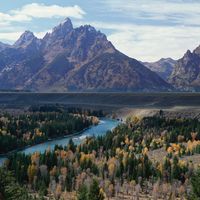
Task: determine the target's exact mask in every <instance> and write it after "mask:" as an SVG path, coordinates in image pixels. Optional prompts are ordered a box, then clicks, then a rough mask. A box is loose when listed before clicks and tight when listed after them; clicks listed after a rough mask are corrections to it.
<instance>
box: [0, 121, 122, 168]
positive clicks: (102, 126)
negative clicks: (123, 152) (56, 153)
mask: <svg viewBox="0 0 200 200" xmlns="http://www.w3.org/2000/svg"><path fill="white" fill-rule="evenodd" d="M118 124H119V121H117V120H112V119H108V118H102V119H101V120H100V123H99V124H98V125H97V126H92V127H90V128H89V129H86V130H85V131H82V132H81V133H80V134H74V135H71V136H67V137H63V138H59V139H54V140H51V141H47V142H44V143H42V144H38V145H35V146H31V147H27V148H26V149H24V150H22V151H20V152H22V153H25V154H31V153H34V152H36V151H37V152H40V153H43V152H44V151H45V150H46V149H47V148H50V149H54V147H55V145H62V146H65V145H67V144H68V142H69V140H70V139H73V141H74V143H75V144H79V143H80V142H81V141H82V140H83V139H84V138H86V137H88V136H101V135H105V134H106V132H107V131H109V130H112V129H113V128H115V127H116V126H117V125H118ZM5 160H6V157H0V166H1V165H2V164H3V162H4V161H5Z"/></svg>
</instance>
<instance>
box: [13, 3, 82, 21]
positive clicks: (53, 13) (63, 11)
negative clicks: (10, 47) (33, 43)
mask: <svg viewBox="0 0 200 200" xmlns="http://www.w3.org/2000/svg"><path fill="white" fill-rule="evenodd" d="M10 13H11V14H12V15H14V16H27V17H30V18H53V17H74V18H77V19H81V18H83V16H84V15H85V11H83V10H82V9H81V8H80V7H79V6H78V5H75V6H72V7H67V6H66V7H62V6H58V5H50V6H46V5H45V4H37V3H32V4H28V5H25V6H23V7H22V8H20V9H18V10H12V11H11V12H10Z"/></svg>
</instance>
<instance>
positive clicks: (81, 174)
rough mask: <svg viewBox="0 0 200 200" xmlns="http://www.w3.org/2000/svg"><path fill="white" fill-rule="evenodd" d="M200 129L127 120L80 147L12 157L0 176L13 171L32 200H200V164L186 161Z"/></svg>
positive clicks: (192, 124) (186, 123) (198, 147)
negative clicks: (158, 153) (155, 153)
mask: <svg viewBox="0 0 200 200" xmlns="http://www.w3.org/2000/svg"><path fill="white" fill-rule="evenodd" d="M199 130H200V122H199V121H198V120H196V119H166V118H163V117H162V115H160V116H159V117H147V118H144V119H138V118H136V117H132V118H129V119H128V120H127V122H126V123H124V124H121V125H119V126H118V127H117V128H115V129H114V130H113V131H110V132H108V133H107V134H106V135H105V136H101V137H97V138H94V137H92V138H87V139H86V140H85V141H84V142H83V143H82V144H80V145H75V144H74V143H73V141H72V140H70V142H69V144H68V145H67V146H66V147H62V146H55V149H54V150H53V151H50V150H49V149H47V150H46V152H45V153H44V154H40V153H37V152H36V153H34V154H32V155H24V154H15V155H12V156H10V158H9V161H8V162H6V163H5V167H4V170H5V171H6V172H4V171H0V173H8V176H9V173H10V171H12V172H13V174H14V176H15V177H16V180H17V182H18V184H19V185H21V187H22V186H25V185H27V187H26V190H28V191H29V194H31V197H32V198H41V199H42V198H44V197H45V198H47V197H48V198H50V199H67V200H68V199H78V200H101V199H118V198H121V199H133V198H135V199H142V198H143V199H158V198H160V199H176V198H181V199H200V190H199V184H200V169H199V168H198V167H199V166H198V165H199V164H200V162H199V163H198V165H196V166H195V165H194V164H193V162H192V160H191V161H189V162H188V161H187V159H185V158H188V157H192V156H193V155H198V154H199V153H200V135H199ZM156 151H163V152H164V156H163V157H161V156H160V155H158V157H157V158H155V157H153V156H152V154H154V152H156ZM3 176H4V175H3ZM3 176H2V177H3ZM5 177H6V175H5ZM3 179H4V178H3ZM22 189H23V190H24V188H22ZM0 192H1V194H2V195H4V194H5V187H3V188H1V190H0ZM25 194H26V192H25Z"/></svg>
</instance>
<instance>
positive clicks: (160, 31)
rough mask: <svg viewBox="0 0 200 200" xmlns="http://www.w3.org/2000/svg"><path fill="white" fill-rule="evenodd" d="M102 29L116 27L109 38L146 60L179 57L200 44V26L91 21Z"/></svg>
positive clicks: (134, 55)
mask: <svg viewBox="0 0 200 200" xmlns="http://www.w3.org/2000/svg"><path fill="white" fill-rule="evenodd" d="M90 24H92V25H93V26H95V27H97V28H98V29H100V30H104V31H105V30H106V29H108V30H112V32H113V33H111V34H109V35H108V39H109V40H110V41H111V42H112V43H113V44H114V46H115V47H116V48H117V49H118V50H120V51H121V52H123V53H125V54H126V55H128V56H130V57H133V58H136V59H139V60H142V61H156V60H158V59H160V58H163V57H164V58H166V57H172V58H174V59H179V58H181V57H182V56H183V54H184V53H185V52H186V50H187V49H190V50H193V49H194V48H196V47H197V46H198V45H199V44H200V27H189V26H174V27H173V26H155V25H134V24H120V23H119V24H114V23H104V22H91V23H90Z"/></svg>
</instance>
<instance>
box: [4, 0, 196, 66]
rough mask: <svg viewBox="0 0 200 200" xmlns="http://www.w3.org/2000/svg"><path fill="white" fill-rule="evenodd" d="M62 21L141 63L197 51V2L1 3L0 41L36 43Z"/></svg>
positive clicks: (91, 0)
mask: <svg viewBox="0 0 200 200" xmlns="http://www.w3.org/2000/svg"><path fill="white" fill-rule="evenodd" d="M66 17H69V18H71V20H72V23H73V25H74V27H78V26H80V25H84V24H90V25H92V26H94V27H95V28H96V29H97V30H100V31H101V32H103V33H105V34H106V35H107V37H108V39H109V40H110V41H111V42H112V43H113V44H114V46H115V47H116V48H117V49H118V50H120V51H121V52H123V53H125V54H126V55H128V56H130V57H133V58H136V59H138V60H141V61H149V62H153V61H156V60H159V59H160V58H167V57H171V58H173V59H179V58H181V57H182V56H183V54H184V53H185V52H186V51H187V50H188V49H190V50H191V51H192V50H193V49H195V48H196V47H197V46H199V45H200V0H6V1H5V0H4V1H0V41H2V42H6V43H10V44H12V43H14V42H15V41H16V40H17V39H18V38H19V37H20V35H21V34H22V33H23V32H24V31H25V30H30V31H32V32H34V34H35V35H36V36H37V37H39V38H42V37H43V36H44V35H45V33H46V32H50V31H51V29H52V28H53V27H54V26H56V25H58V24H59V23H61V22H62V21H63V20H64V19H65V18H66Z"/></svg>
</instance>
